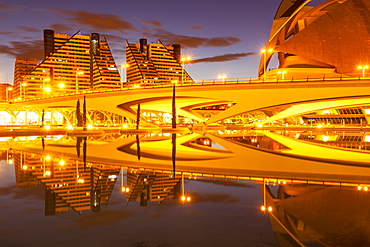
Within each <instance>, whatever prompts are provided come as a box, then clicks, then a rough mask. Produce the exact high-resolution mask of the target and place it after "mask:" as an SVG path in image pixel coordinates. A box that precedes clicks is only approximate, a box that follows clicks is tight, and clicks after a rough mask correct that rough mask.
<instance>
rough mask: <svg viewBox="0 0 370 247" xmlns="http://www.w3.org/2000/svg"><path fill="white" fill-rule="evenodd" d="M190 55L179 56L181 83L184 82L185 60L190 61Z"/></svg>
mask: <svg viewBox="0 0 370 247" xmlns="http://www.w3.org/2000/svg"><path fill="white" fill-rule="evenodd" d="M190 60H191V57H181V62H182V70H181V85H182V84H184V73H185V62H186V61H190Z"/></svg>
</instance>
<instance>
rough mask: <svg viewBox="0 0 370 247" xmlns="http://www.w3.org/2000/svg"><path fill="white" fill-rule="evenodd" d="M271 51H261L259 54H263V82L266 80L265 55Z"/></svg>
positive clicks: (271, 50)
mask: <svg viewBox="0 0 370 247" xmlns="http://www.w3.org/2000/svg"><path fill="white" fill-rule="evenodd" d="M273 51H274V50H273V49H262V50H261V53H262V54H263V80H266V60H267V53H272V52H273Z"/></svg>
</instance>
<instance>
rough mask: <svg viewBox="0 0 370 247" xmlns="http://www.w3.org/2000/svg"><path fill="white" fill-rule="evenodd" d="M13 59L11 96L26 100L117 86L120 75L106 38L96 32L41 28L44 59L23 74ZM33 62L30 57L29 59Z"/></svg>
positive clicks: (29, 65)
mask: <svg viewBox="0 0 370 247" xmlns="http://www.w3.org/2000/svg"><path fill="white" fill-rule="evenodd" d="M25 61H27V60H24V59H23V60H17V61H16V66H15V72H14V73H15V81H14V87H15V88H17V90H15V93H14V97H15V98H16V99H17V98H19V99H29V98H33V97H48V96H49V95H51V94H53V95H55V94H69V93H77V92H83V91H88V90H102V89H114V88H119V86H120V85H119V83H120V75H119V72H118V70H117V66H116V64H115V61H114V59H113V56H112V53H111V51H110V48H109V46H108V43H107V41H106V40H100V35H99V34H98V33H91V34H90V35H81V34H80V33H79V32H78V33H76V34H74V35H72V36H70V35H67V34H55V33H54V31H53V30H44V60H43V61H42V62H41V63H40V64H38V65H37V66H34V64H31V63H29V64H27V66H28V67H27V69H31V68H32V67H33V66H34V67H33V69H32V71H31V72H28V73H27V74H25V75H23V73H22V71H20V69H21V65H22V64H24V63H25ZM29 61H32V62H33V61H34V60H29Z"/></svg>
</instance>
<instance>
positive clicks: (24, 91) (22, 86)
mask: <svg viewBox="0 0 370 247" xmlns="http://www.w3.org/2000/svg"><path fill="white" fill-rule="evenodd" d="M26 87H27V83H26V82H23V83H22V84H21V92H20V94H21V95H20V96H21V99H23V100H25V99H26ZM22 88H23V95H22Z"/></svg>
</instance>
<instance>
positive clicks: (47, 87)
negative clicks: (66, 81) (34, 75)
mask: <svg viewBox="0 0 370 247" xmlns="http://www.w3.org/2000/svg"><path fill="white" fill-rule="evenodd" d="M50 92H51V87H50V86H46V87H44V97H45V93H46V94H49V93H50Z"/></svg>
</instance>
